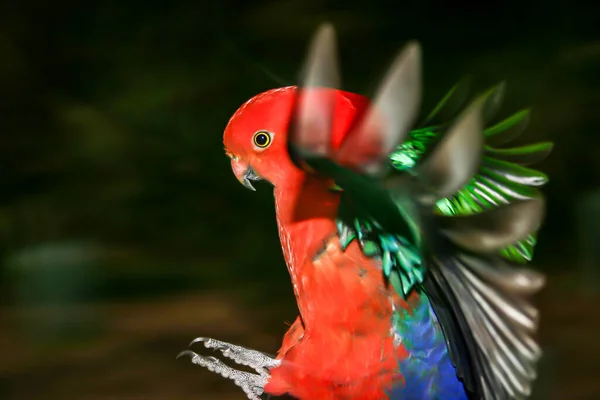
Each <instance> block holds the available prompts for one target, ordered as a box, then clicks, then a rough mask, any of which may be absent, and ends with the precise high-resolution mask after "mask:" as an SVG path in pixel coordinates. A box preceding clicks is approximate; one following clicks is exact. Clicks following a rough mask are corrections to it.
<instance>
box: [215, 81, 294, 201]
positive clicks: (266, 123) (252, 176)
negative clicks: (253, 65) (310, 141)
mask: <svg viewBox="0 0 600 400" xmlns="http://www.w3.org/2000/svg"><path fill="white" fill-rule="evenodd" d="M295 94H296V88H295V87H294V86H288V87H283V88H279V89H272V90H269V91H266V92H264V93H261V94H258V95H256V96H254V97H253V98H251V99H250V100H248V101H247V102H246V103H244V104H243V105H242V106H241V107H240V108H239V109H238V110H237V111H236V112H235V114H233V116H232V117H231V119H230V120H229V123H228V124H227V127H226V128H225V133H224V135H223V143H224V144H225V151H226V153H227V155H228V156H229V158H231V168H232V169H233V173H234V174H235V176H236V178H237V179H238V180H239V181H240V182H241V183H242V184H243V185H244V186H245V187H247V188H248V189H252V190H254V188H253V187H252V184H251V183H250V180H258V179H261V178H262V179H266V180H267V181H269V182H271V184H273V185H274V186H281V185H282V184H283V183H284V182H285V181H286V180H288V179H289V178H290V177H291V176H292V175H295V174H299V173H300V171H299V170H298V169H297V168H296V167H295V166H294V164H293V163H292V161H291V160H290V158H289V156H288V152H287V129H288V124H289V120H290V115H291V112H292V108H293V105H294V99H295Z"/></svg>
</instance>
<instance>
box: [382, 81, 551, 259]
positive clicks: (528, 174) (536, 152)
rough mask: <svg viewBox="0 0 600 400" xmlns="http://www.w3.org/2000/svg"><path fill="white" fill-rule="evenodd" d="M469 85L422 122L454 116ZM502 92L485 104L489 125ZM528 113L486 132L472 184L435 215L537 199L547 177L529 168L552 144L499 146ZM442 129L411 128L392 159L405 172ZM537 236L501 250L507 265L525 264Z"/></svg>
mask: <svg viewBox="0 0 600 400" xmlns="http://www.w3.org/2000/svg"><path fill="white" fill-rule="evenodd" d="M467 83H468V81H467V80H463V81H461V82H459V83H458V84H457V85H455V86H454V87H453V88H452V89H451V90H450V92H448V94H447V95H446V96H445V97H444V98H443V99H442V101H441V102H440V103H439V104H438V105H437V106H436V107H435V108H434V110H433V111H432V112H431V113H430V114H429V116H428V117H427V119H426V121H425V123H427V122H430V121H432V120H435V119H436V117H438V116H439V115H440V114H441V115H447V116H452V117H455V116H454V115H453V114H454V113H456V108H457V106H460V105H462V104H463V101H462V100H463V98H464V97H465V96H466V93H467V90H466V86H467ZM503 93H504V85H503V84H501V85H498V86H497V87H495V88H493V89H491V90H490V92H489V93H488V98H487V101H486V104H488V106H487V107H485V106H484V109H485V110H487V112H485V111H484V117H485V118H486V119H487V121H489V120H490V119H491V118H492V117H493V116H494V111H495V109H497V108H498V107H497V105H499V104H500V102H501V99H502V95H503ZM529 117H530V111H529V110H527V109H526V110H521V111H519V112H517V113H515V114H513V115H511V116H510V117H508V118H506V119H504V120H502V121H500V122H498V123H496V124H494V125H491V126H489V127H487V128H486V129H485V130H484V136H485V145H484V150H483V156H482V159H481V165H480V167H479V169H478V171H477V173H476V174H475V175H474V176H473V177H472V178H471V180H470V181H469V182H468V183H467V184H466V185H465V186H464V187H462V188H461V189H459V190H458V191H457V192H456V193H453V194H452V195H451V196H449V197H446V198H443V199H440V200H438V201H437V204H436V211H437V212H438V213H440V214H442V215H471V214H476V213H480V212H482V211H485V210H489V209H492V208H495V207H498V206H500V205H503V204H509V203H510V202H513V201H522V200H529V199H534V198H536V197H538V196H539V195H540V193H539V190H538V188H540V187H541V186H543V185H545V184H546V183H547V182H548V177H547V176H546V175H545V174H544V173H542V172H540V171H537V170H534V169H531V168H527V166H528V165H531V164H534V163H537V162H539V161H542V160H543V159H544V158H545V157H546V156H547V155H548V154H549V153H550V151H551V150H552V143H549V142H542V143H535V144H531V145H526V146H519V147H510V148H499V147H497V146H500V145H505V144H508V143H510V142H511V141H512V140H514V139H515V138H517V137H518V136H519V135H520V134H521V133H522V132H523V131H524V130H525V128H526V127H527V124H528V122H529ZM444 130H445V126H444V125H437V126H436V125H432V126H423V127H421V128H418V129H415V130H412V131H411V132H410V133H409V135H408V139H407V140H406V141H405V142H404V143H402V144H400V145H399V146H398V147H397V148H396V149H395V150H394V151H393V152H392V153H391V154H390V160H391V162H392V164H393V166H394V168H396V169H397V170H399V171H409V170H410V169H411V168H413V167H414V166H415V165H416V163H418V162H419V160H420V159H421V158H422V157H423V156H424V155H425V154H426V152H427V150H428V149H429V148H430V147H431V146H432V145H433V144H434V143H435V141H436V140H438V139H439V138H440V137H441V135H443V132H444ZM535 244H536V239H535V233H532V234H529V235H527V237H526V238H524V239H522V240H519V241H517V242H516V243H513V244H510V245H508V246H507V247H505V248H503V249H501V250H500V254H501V255H502V256H503V257H505V258H506V259H508V260H510V261H515V262H518V263H526V262H528V261H531V259H532V257H533V248H534V246H535Z"/></svg>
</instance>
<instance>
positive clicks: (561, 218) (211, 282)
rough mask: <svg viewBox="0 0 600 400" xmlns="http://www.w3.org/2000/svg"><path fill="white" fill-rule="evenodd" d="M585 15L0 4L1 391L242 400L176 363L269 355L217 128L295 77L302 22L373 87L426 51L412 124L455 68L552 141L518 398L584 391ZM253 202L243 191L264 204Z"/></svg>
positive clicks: (257, 227) (494, 6) (249, 237)
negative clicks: (528, 385) (393, 63)
mask: <svg viewBox="0 0 600 400" xmlns="http://www.w3.org/2000/svg"><path fill="white" fill-rule="evenodd" d="M592 4H593V2H590V1H585V2H584V1H566V0H560V1H550V0H546V1H529V2H522V1H500V0H494V1H490V0H488V1H486V2H475V1H464V0H459V1H452V2H450V1H415V0H412V1H408V0H407V1H391V0H387V1H378V0H373V1H351V0H348V1H345V2H338V1H325V0H321V1H317V0H280V1H270V2H269V1H246V2H241V1H237V2H236V1H232V0H220V1H218V2H209V1H199V0H196V1H185V0H179V1H171V2H162V3H161V2H148V1H135V0H134V1H129V2H119V1H114V0H104V1H94V2H66V1H60V0H57V1H53V2H50V1H42V0H33V1H22V2H12V3H9V2H2V3H1V4H0V99H1V100H0V257H1V260H2V263H1V265H0V286H1V289H0V300H1V305H0V398H1V399H15V400H17V399H19V400H21V399H64V400H74V399H85V400H88V399H89V400H93V399H145V400H150V399H182V400H183V399H214V400H218V399H242V398H244V396H243V393H242V392H241V390H238V389H237V388H236V387H235V386H233V385H232V384H231V383H230V382H229V381H226V380H224V379H222V378H220V377H219V376H217V375H214V374H211V373H209V372H207V371H205V370H202V369H200V368H199V367H194V366H192V365H191V364H190V363H189V361H188V360H187V359H181V360H175V355H176V354H177V353H178V352H179V351H180V350H182V349H185V348H186V346H187V343H188V342H189V340H191V339H192V338H194V337H196V336H200V335H203V336H212V337H218V338H220V339H223V340H228V341H232V342H235V343H239V344H244V345H246V346H249V347H253V348H257V349H261V350H264V351H268V352H271V353H274V352H275V350H276V349H277V348H278V346H279V344H280V340H281V336H282V334H283V333H284V332H285V330H286V328H287V326H286V325H285V322H286V321H288V322H289V321H292V320H293V319H294V318H295V316H296V309H295V302H294V299H293V295H292V290H291V285H290V283H289V279H288V275H287V270H286V268H285V265H284V263H283V259H282V256H281V251H280V247H279V243H278V238H277V232H276V227H275V221H274V212H273V206H272V193H271V190H270V188H269V186H267V185H259V191H258V192H257V193H252V192H250V191H248V190H245V189H244V188H243V187H242V186H240V185H239V184H238V182H237V181H236V180H235V178H234V177H233V175H232V173H231V171H230V167H229V162H228V159H227V158H226V157H225V156H224V152H223V148H222V147H223V146H222V142H221V135H222V131H223V128H224V127H225V125H226V123H227V120H228V118H229V116H230V115H231V114H232V113H233V112H234V111H235V110H236V108H237V107H238V106H239V105H240V104H241V103H243V102H244V101H245V100H246V99H248V98H250V97H251V96H253V95H255V94H257V93H259V92H261V91H264V90H266V89H269V88H272V87H276V86H281V85H286V84H292V83H294V82H295V79H296V76H297V72H298V69H299V66H300V63H301V61H302V59H303V56H304V51H305V49H306V45H307V42H308V40H309V38H310V36H311V35H312V33H313V31H314V29H315V27H316V26H317V24H318V23H319V22H321V21H323V20H330V21H332V22H333V23H334V24H335V26H336V28H337V30H338V33H339V37H340V45H341V54H342V69H343V74H344V75H343V79H344V88H346V89H349V90H352V91H356V92H360V93H365V94H370V93H371V92H370V91H371V90H372V89H373V86H374V84H375V83H376V82H377V79H378V78H379V77H380V76H381V74H382V73H383V72H384V70H385V68H386V67H387V66H388V62H389V61H390V59H391V57H392V56H393V55H394V52H395V51H396V50H397V49H398V48H399V47H400V46H402V45H403V44H404V43H405V42H406V41H407V40H409V39H418V40H420V41H421V42H422V44H423V47H424V60H425V67H424V68H425V71H424V79H425V89H426V90H425V110H427V109H428V108H430V107H431V106H433V104H434V103H435V102H436V101H438V100H439V99H440V98H441V96H442V95H443V94H444V93H445V92H446V91H447V90H448V89H449V88H450V87H451V86H452V85H453V84H454V83H455V82H457V81H458V79H459V78H461V77H462V76H463V75H465V74H470V75H471V76H472V77H473V78H474V88H475V89H476V91H481V90H484V89H487V88H489V87H490V86H491V85H493V84H496V83H498V82H499V81H501V80H504V79H507V82H508V92H507V96H506V101H505V104H504V106H503V109H502V113H503V116H508V115H509V114H510V113H512V112H515V111H517V110H519V109H520V108H523V107H527V106H531V107H532V108H533V113H532V117H533V120H532V124H531V126H530V128H529V129H528V131H527V134H526V135H524V137H523V138H522V140H521V142H532V141H535V140H552V141H554V142H556V147H555V150H554V152H553V155H552V156H551V157H550V158H549V159H548V160H547V161H545V162H544V163H543V165H541V166H540V167H541V168H542V169H543V170H544V171H546V172H547V173H548V174H549V175H550V177H551V183H550V184H549V185H548V187H547V189H546V193H547V195H548V198H549V208H548V218H547V223H546V225H545V228H544V229H543V231H542V232H541V234H540V237H539V245H538V251H537V256H536V262H535V264H536V266H537V267H538V268H539V269H541V270H543V271H545V272H546V273H547V274H548V275H549V283H548V286H547V289H546V290H545V291H544V292H543V293H542V294H541V295H540V296H539V298H538V303H539V304H540V306H541V308H542V313H543V314H542V315H543V320H542V330H541V340H542V343H543V345H544V348H545V349H546V356H545V358H544V359H543V360H542V363H541V371H540V378H539V380H538V385H537V388H536V392H535V396H534V398H535V399H567V400H570V399H598V398H600V381H599V380H598V378H600V366H599V364H600V335H599V333H600V310H599V306H600V246H597V245H596V242H595V240H596V239H597V238H600V227H599V224H598V222H599V220H600V187H599V185H598V182H600V179H599V178H600V132H599V128H600V112H599V111H600V110H599V108H600V18H599V15H600V13H599V11H598V9H597V7H594V6H593V5H592ZM261 189H262V190H261Z"/></svg>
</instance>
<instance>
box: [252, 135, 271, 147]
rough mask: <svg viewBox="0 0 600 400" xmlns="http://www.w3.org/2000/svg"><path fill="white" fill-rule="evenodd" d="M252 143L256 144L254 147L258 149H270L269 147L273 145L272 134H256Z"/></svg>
mask: <svg viewBox="0 0 600 400" xmlns="http://www.w3.org/2000/svg"><path fill="white" fill-rule="evenodd" d="M252 141H253V142H254V145H255V146H256V147H260V148H261V149H264V148H266V147H269V145H270V144H271V134H270V133H269V132H265V131H258V132H256V133H255V134H254V138H253V139H252Z"/></svg>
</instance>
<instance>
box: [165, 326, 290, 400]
mask: <svg viewBox="0 0 600 400" xmlns="http://www.w3.org/2000/svg"><path fill="white" fill-rule="evenodd" d="M199 342H202V343H204V347H206V348H207V349H213V350H219V351H220V352H221V354H223V356H224V357H227V358H229V359H230V360H233V361H234V362H235V363H236V364H239V365H246V366H248V367H250V368H252V369H253V370H255V371H256V372H257V373H258V374H254V373H251V372H245V371H239V370H236V369H234V368H231V367H230V366H228V365H227V364H225V363H223V362H222V361H221V360H219V359H218V358H216V357H210V356H209V357H206V356H202V355H199V354H197V353H194V352H193V351H191V350H185V351H182V352H181V353H179V355H178V356H177V358H179V357H181V356H183V355H188V356H190V357H191V359H192V363H194V364H196V365H200V366H201V367H204V368H207V369H208V370H209V371H212V372H215V373H217V374H219V375H221V376H222V377H224V378H227V379H231V380H232V381H233V382H234V383H235V384H236V386H238V387H240V388H241V389H242V390H243V391H244V393H246V396H247V397H248V399H249V400H260V396H261V395H262V394H263V392H264V387H265V385H266V384H267V380H268V379H269V376H270V375H269V369H270V368H274V367H277V366H278V365H279V364H280V363H281V361H279V360H275V359H273V358H271V357H268V356H266V355H265V354H263V353H261V352H259V351H256V350H251V349H247V348H245V347H242V346H237V345H235V344H231V343H227V342H222V341H220V340H216V339H211V338H204V337H199V338H196V339H194V340H192V342H191V343H190V346H191V345H193V344H196V343H199Z"/></svg>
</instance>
